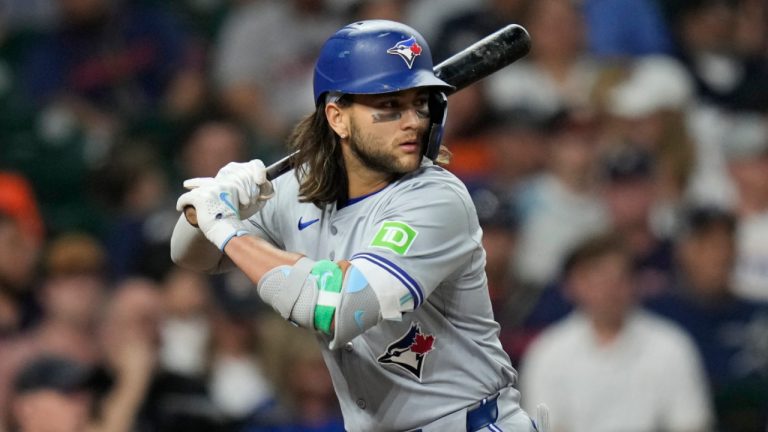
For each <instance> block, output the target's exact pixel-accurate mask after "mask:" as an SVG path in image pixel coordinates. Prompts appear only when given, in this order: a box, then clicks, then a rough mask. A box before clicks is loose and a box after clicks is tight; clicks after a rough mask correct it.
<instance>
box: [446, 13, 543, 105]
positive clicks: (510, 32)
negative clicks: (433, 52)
mask: <svg viewBox="0 0 768 432" xmlns="http://www.w3.org/2000/svg"><path fill="white" fill-rule="evenodd" d="M530 49H531V37H530V35H529V34H528V31H526V30H525V28H523V27H521V26H519V25H517V24H509V25H508V26H506V27H503V28H501V29H499V30H497V31H496V32H494V33H491V34H490V35H488V36H486V37H484V38H482V39H481V40H479V41H477V42H475V43H474V44H472V45H470V46H468V47H467V48H465V49H463V50H462V51H461V52H459V53H458V54H456V55H454V56H452V57H450V58H449V59H447V60H445V61H443V62H442V63H440V64H438V65H437V66H435V75H436V76H437V77H438V78H440V79H441V80H443V81H445V82H447V83H448V84H451V85H453V86H454V87H456V90H454V92H456V91H459V90H461V89H463V88H465V87H467V86H469V85H470V84H473V83H475V82H477V81H479V80H481V79H483V78H485V77H487V76H488V75H491V74H492V73H494V72H496V71H498V70H499V69H501V68H503V67H505V66H507V65H509V64H511V63H513V62H515V61H516V60H519V59H520V58H522V57H523V56H525V55H526V54H528V51H530Z"/></svg>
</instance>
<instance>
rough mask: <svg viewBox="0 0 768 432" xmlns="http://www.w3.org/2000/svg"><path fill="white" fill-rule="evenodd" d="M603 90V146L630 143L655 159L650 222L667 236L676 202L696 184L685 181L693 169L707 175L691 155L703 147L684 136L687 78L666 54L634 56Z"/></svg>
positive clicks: (689, 82) (690, 96) (690, 93)
mask: <svg viewBox="0 0 768 432" xmlns="http://www.w3.org/2000/svg"><path fill="white" fill-rule="evenodd" d="M606 93H607V94H606V96H605V99H607V100H606V101H605V104H606V105H607V106H606V111H607V113H608V114H609V115H608V119H609V123H608V124H607V125H606V126H605V128H604V131H605V132H604V133H603V138H602V140H603V141H604V143H603V146H605V147H611V146H622V145H634V146H639V147H641V148H642V149H644V150H645V151H647V152H648V153H650V155H651V156H652V157H653V159H654V160H655V161H656V169H655V170H654V177H655V178H654V183H655V186H654V189H655V197H654V203H653V208H652V209H651V224H652V225H653V228H654V230H655V232H657V233H658V234H659V235H662V236H668V235H671V234H672V232H673V231H674V230H675V228H676V227H675V224H676V222H677V220H676V218H677V211H678V206H679V203H680V202H681V201H683V200H685V199H687V192H688V190H690V189H698V188H700V186H698V185H690V183H691V182H690V180H691V177H692V175H693V172H694V171H697V172H698V173H699V175H700V176H706V175H708V174H707V173H705V171H704V169H703V167H702V166H701V165H699V164H698V163H700V161H698V160H697V159H696V158H695V152H696V151H697V150H698V151H703V150H704V149H702V148H698V149H697V148H694V141H693V139H692V138H691V137H690V134H689V124H688V112H689V110H690V107H691V105H692V102H693V96H694V95H693V83H692V80H691V77H690V76H689V74H688V72H687V71H686V70H685V68H684V67H683V66H682V65H681V64H680V63H679V62H678V61H677V60H675V59H674V58H672V57H666V56H644V57H638V58H635V59H634V60H633V61H632V62H631V64H630V66H629V68H628V70H627V74H626V77H623V79H621V80H620V81H619V82H618V83H617V84H615V85H614V86H613V87H612V88H610V89H608V90H606ZM607 150H609V151H610V149H607ZM694 180H695V178H694Z"/></svg>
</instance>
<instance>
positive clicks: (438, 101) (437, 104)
mask: <svg viewBox="0 0 768 432" xmlns="http://www.w3.org/2000/svg"><path fill="white" fill-rule="evenodd" d="M427 103H428V106H429V135H428V136H427V142H426V145H425V146H424V149H425V150H424V155H425V156H426V157H428V158H429V159H431V160H435V159H437V156H438V155H439V154H440V143H441V142H442V141H443V130H444V129H445V119H446V117H448V97H447V96H445V93H443V92H431V93H430V94H429V101H428V102H427Z"/></svg>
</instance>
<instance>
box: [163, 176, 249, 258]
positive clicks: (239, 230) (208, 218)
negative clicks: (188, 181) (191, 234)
mask: <svg viewBox="0 0 768 432" xmlns="http://www.w3.org/2000/svg"><path fill="white" fill-rule="evenodd" d="M201 180H205V182H201V183H206V184H204V185H199V186H197V187H195V188H193V189H192V190H191V191H189V192H187V193H185V194H183V195H181V196H180V197H179V199H178V200H177V201H176V210H178V211H184V208H185V207H186V206H193V207H194V208H195V211H196V212H197V225H198V226H199V227H200V231H202V232H203V234H204V235H205V237H206V238H207V239H208V240H209V241H210V242H211V243H213V244H214V245H216V247H218V248H219V250H221V251H224V248H225V247H226V246H227V243H229V241H230V240H231V239H232V238H233V237H239V236H242V235H245V234H248V233H249V231H248V227H247V226H246V225H245V223H243V221H242V220H240V212H239V210H238V209H237V207H236V205H235V203H236V202H237V200H238V197H237V193H238V191H237V188H235V187H234V186H232V185H229V184H227V183H223V182H216V181H214V179H212V178H207V179H201Z"/></svg>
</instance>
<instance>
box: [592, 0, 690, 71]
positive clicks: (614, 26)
mask: <svg viewBox="0 0 768 432" xmlns="http://www.w3.org/2000/svg"><path fill="white" fill-rule="evenodd" d="M682 1H686V0H682ZM582 3H583V4H582V8H583V11H584V17H585V20H586V23H587V41H588V46H589V51H590V52H591V53H593V54H595V55H596V56H599V57H608V58H622V57H633V56H642V55H648V54H669V53H671V52H672V50H673V47H674V45H673V42H672V37H671V35H670V31H669V28H668V26H667V23H666V22H665V20H664V14H663V12H662V10H661V9H660V8H659V5H660V4H662V3H664V2H663V1H658V0H613V1H604V0H584V1H583V2H582Z"/></svg>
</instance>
